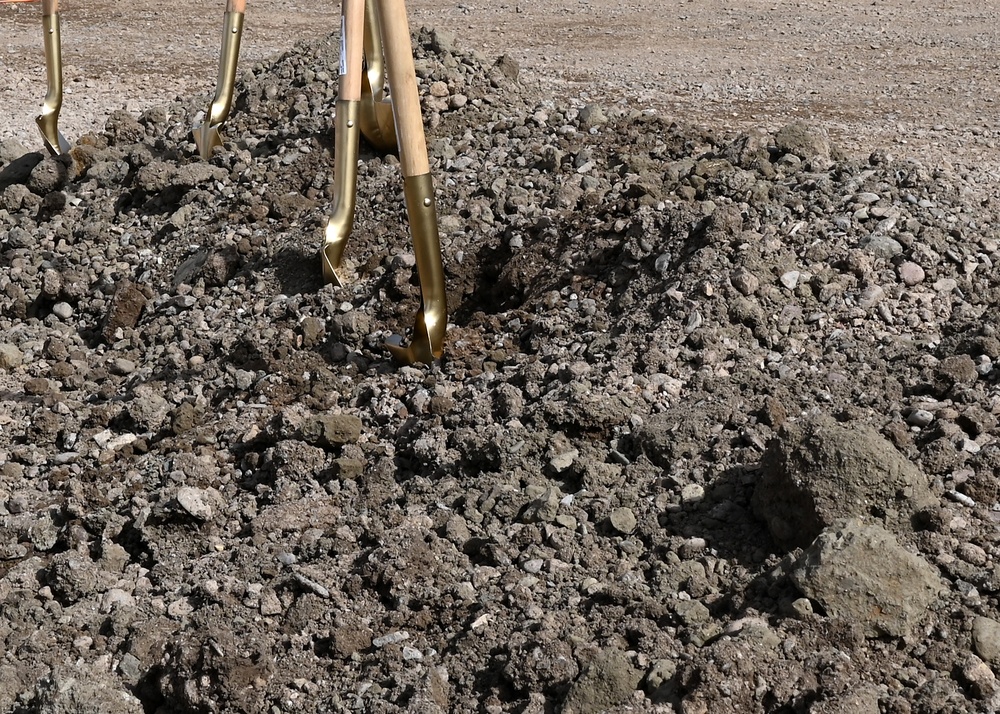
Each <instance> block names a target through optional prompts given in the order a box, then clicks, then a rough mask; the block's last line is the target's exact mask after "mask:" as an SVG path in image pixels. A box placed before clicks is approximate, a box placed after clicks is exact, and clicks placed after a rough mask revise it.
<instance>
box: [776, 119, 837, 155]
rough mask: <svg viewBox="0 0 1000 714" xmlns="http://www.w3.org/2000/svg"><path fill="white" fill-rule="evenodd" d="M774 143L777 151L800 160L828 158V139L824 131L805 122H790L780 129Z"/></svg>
mask: <svg viewBox="0 0 1000 714" xmlns="http://www.w3.org/2000/svg"><path fill="white" fill-rule="evenodd" d="M774 143H775V145H776V146H777V147H778V151H780V152H782V153H784V154H794V155H795V156H798V157H799V158H802V159H806V160H810V159H817V158H818V159H829V158H830V139H829V136H828V135H827V132H826V129H823V128H822V127H818V126H812V125H809V124H806V123H805V122H792V123H791V124H788V125H787V126H785V127H782V128H781V129H780V130H779V131H778V133H777V134H775V135H774Z"/></svg>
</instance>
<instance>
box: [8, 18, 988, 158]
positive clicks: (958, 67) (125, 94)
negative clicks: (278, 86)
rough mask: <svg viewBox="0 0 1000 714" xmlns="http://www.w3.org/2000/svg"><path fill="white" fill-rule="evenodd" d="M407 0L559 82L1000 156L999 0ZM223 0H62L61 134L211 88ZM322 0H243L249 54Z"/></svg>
mask: <svg viewBox="0 0 1000 714" xmlns="http://www.w3.org/2000/svg"><path fill="white" fill-rule="evenodd" d="M733 5H734V4H733V3H726V2H720V1H719V0H696V1H694V0H692V1H684V2H634V1H627V2H615V1H612V0H565V1H562V2H556V1H554V0H538V1H536V2H525V1H523V0H520V1H517V2H495V3H491V2H442V1H441V0H429V1H427V2H411V3H410V4H409V6H408V9H409V13H410V17H411V24H412V26H413V28H414V29H416V28H417V27H419V26H420V25H423V24H426V25H432V26H434V27H438V28H441V29H444V30H448V31H451V32H454V33H455V34H456V35H457V37H458V38H459V41H460V42H461V43H463V45H464V46H466V47H470V48H476V49H479V50H482V51H483V52H484V53H486V54H488V55H500V54H504V53H507V54H510V55H512V56H513V57H515V58H516V59H517V60H518V62H520V64H521V66H522V68H523V70H524V73H525V78H526V79H527V80H529V81H536V82H539V83H541V84H543V85H544V86H545V87H546V88H549V89H550V90H551V91H552V92H553V93H554V94H555V95H558V96H575V97H579V98H582V99H588V98H596V97H601V98H604V99H607V98H608V97H614V98H627V99H628V100H631V101H636V102H638V103H639V104H641V105H646V106H654V107H658V108H663V109H665V110H667V112H669V113H670V114H672V115H675V116H676V117H678V118H680V119H684V120H687V121H690V122H703V123H705V124H708V125H710V126H712V127H714V128H733V129H745V128H750V127H765V128H769V129H776V128H778V127H780V126H783V125H784V124H786V123H788V121H789V120H791V119H794V118H802V119H809V120H818V121H821V122H823V123H824V125H826V126H827V127H828V128H829V129H830V131H831V132H832V133H833V135H834V137H835V138H836V139H837V140H838V141H839V142H840V143H841V145H842V146H843V147H844V148H845V149H847V150H848V151H857V152H862V153H867V152H868V151H870V150H872V149H873V148H875V147H879V148H885V147H896V148H898V152H897V153H899V154H900V155H912V156H914V157H915V158H921V159H928V158H932V159H944V160H948V161H950V162H953V163H956V162H962V163H968V164H973V165H976V164H982V163H986V164H989V165H996V164H997V163H998V162H997V156H998V155H1000V154H998V153H997V150H996V142H997V134H998V123H997V104H996V101H997V97H998V81H997V77H998V71H997V70H998V60H997V51H996V48H997V47H998V45H1000V42H998V40H1000V29H998V27H1000V23H998V14H1000V13H998V11H997V9H996V8H995V6H994V5H993V4H992V3H982V2H975V1H970V0H963V1H961V2H940V1H937V2H924V3H914V2H906V1H904V0H890V1H889V2H884V1H882V0H878V1H877V2H870V3H869V2H857V3H853V2H852V3H844V2H815V1H812V2H809V1H806V2H780V1H773V0H768V1H761V0H747V1H746V2H741V3H739V5H740V7H738V8H734V7H733ZM222 10H223V5H222V3H200V2H194V1H193V0H178V1H177V2H172V3H170V4H169V6H168V7H164V8H163V9H158V10H149V9H147V8H146V7H145V6H144V5H143V4H140V3H118V2H107V1H106V0H96V1H94V2H85V1H81V0H69V1H68V2H65V3H64V4H63V25H64V27H63V37H64V53H65V55H64V61H65V63H66V75H65V81H66V85H67V88H68V89H67V96H66V102H65V108H64V111H63V119H62V125H63V126H64V127H65V131H64V133H67V134H72V135H78V134H79V133H81V132H83V131H86V130H89V129H93V128H94V127H100V126H102V123H103V119H102V117H104V116H106V115H107V113H108V112H109V110H111V109H115V108H122V107H128V108H129V109H131V110H141V109H144V108H147V107H149V106H154V105H156V104H158V103H162V102H163V101H165V100H169V99H172V98H174V96H176V95H181V96H190V95H197V94H204V93H208V92H209V91H211V88H212V86H213V83H214V80H215V61H216V56H217V53H218V44H219V37H218V35H219V25H220V23H221V13H222ZM338 11H339V8H338V6H337V5H336V4H333V3H324V2H312V3H303V2H275V1H266V2H253V1H251V2H250V4H249V6H248V14H247V17H248V20H247V29H246V34H245V39H244V43H243V57H244V58H245V62H247V63H248V62H251V61H256V60H260V59H262V58H264V57H267V56H269V55H272V54H275V53H278V52H281V51H283V50H286V49H288V48H289V47H290V46H291V45H292V43H293V42H294V41H295V40H297V39H309V38H316V37H321V36H323V35H325V34H327V33H328V32H331V31H333V30H335V29H336V27H337V23H338V20H337V14H338ZM39 12H40V9H39V6H38V5H36V4H28V5H13V6H0V27H2V28H3V32H2V35H0V38H2V39H0V52H2V55H0V80H2V81H0V106H2V107H3V115H2V117H0V138H2V137H8V136H12V135H13V136H18V137H21V138H25V139H27V138H29V137H32V132H33V126H32V125H31V121H30V120H31V117H32V115H33V113H34V112H35V111H36V109H37V105H38V104H39V103H40V99H41V96H42V95H43V94H44V72H43V68H42V52H41V46H40V42H39V37H38V24H39V21H38V16H39Z"/></svg>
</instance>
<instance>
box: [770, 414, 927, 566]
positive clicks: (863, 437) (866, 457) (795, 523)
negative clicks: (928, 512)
mask: <svg viewBox="0 0 1000 714" xmlns="http://www.w3.org/2000/svg"><path fill="white" fill-rule="evenodd" d="M752 503H753V510H754V513H755V514H756V515H757V517H758V518H761V519H763V520H764V521H765V522H766V523H767V525H768V528H769V529H770V531H771V536H772V537H773V538H774V540H775V541H776V542H777V543H778V544H779V545H780V546H781V547H783V548H787V549H789V550H790V549H792V548H797V547H802V548H804V547H806V546H808V545H809V544H810V543H811V542H812V541H813V539H814V538H816V536H818V535H819V534H820V532H821V531H822V530H823V529H824V528H825V527H827V526H829V525H831V524H832V523H834V522H835V521H837V520H840V519H844V518H851V517H855V516H856V517H865V518H878V519H879V520H880V521H881V522H882V524H883V525H885V527H886V528H889V529H891V530H896V531H900V532H909V531H912V529H913V528H912V522H911V520H912V518H913V516H914V515H915V514H916V513H917V512H919V511H921V510H923V509H925V508H928V507H930V506H933V505H935V504H936V503H937V499H936V498H935V497H934V494H933V493H931V491H930V488H929V487H928V485H927V479H926V477H925V476H924V475H923V474H922V473H921V472H920V470H919V469H918V468H917V467H916V466H914V465H913V464H912V463H911V462H910V461H908V460H907V459H905V458H904V457H903V456H902V454H900V453H899V452H898V451H897V450H896V448H895V447H894V446H893V445H892V444H890V443H889V442H888V441H886V440H885V439H883V438H882V437H881V436H880V435H879V434H878V433H877V432H876V431H875V430H874V429H872V428H871V427H869V426H867V425H863V424H852V425H844V424H839V423H837V422H836V421H834V420H833V419H832V418H830V417H829V416H825V415H819V416H816V417H813V418H811V419H809V420H806V421H803V422H786V423H785V424H784V425H783V426H782V428H781V429H780V431H779V432H778V435H777V437H775V438H774V439H772V440H771V441H770V442H769V443H768V444H767V448H766V449H765V451H764V456H763V458H762V459H761V478H760V481H759V482H758V483H757V487H756V489H755V490H754V495H753V500H752ZM876 513H877V514H879V515H878V516H876V515H873V514H876Z"/></svg>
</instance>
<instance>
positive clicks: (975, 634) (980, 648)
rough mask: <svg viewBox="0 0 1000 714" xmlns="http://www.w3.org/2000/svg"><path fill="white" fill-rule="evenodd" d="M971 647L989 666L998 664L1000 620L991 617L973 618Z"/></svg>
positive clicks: (999, 655) (999, 657)
mask: <svg viewBox="0 0 1000 714" xmlns="http://www.w3.org/2000/svg"><path fill="white" fill-rule="evenodd" d="M972 649H973V650H975V652H976V654H977V655H979V656H980V657H982V658H983V659H984V660H985V661H986V662H988V663H989V664H990V665H991V666H993V667H998V666H1000V622H997V621H996V620H994V619H993V618H991V617H977V618H976V619H975V620H973V621H972Z"/></svg>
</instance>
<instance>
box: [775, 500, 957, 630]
mask: <svg viewBox="0 0 1000 714" xmlns="http://www.w3.org/2000/svg"><path fill="white" fill-rule="evenodd" d="M790 576H791V579H792V582H793V583H795V586H796V587H797V588H799V590H801V591H802V593H803V594H804V595H805V596H806V597H808V598H810V599H812V600H815V601H816V602H818V603H819V604H820V605H821V606H822V607H823V609H824V610H825V611H826V614H827V615H829V616H830V617H836V618H842V619H844V620H848V621H850V622H856V623H858V624H859V625H861V626H862V627H863V628H864V630H865V632H866V634H867V635H868V636H870V637H877V636H879V635H890V636H893V637H902V636H904V635H906V634H908V633H909V632H910V629H911V628H912V627H913V625H914V624H915V623H916V622H917V621H919V620H920V619H921V618H922V617H923V615H924V611H925V610H926V609H927V607H928V606H929V605H930V604H931V603H932V602H933V601H934V599H935V598H937V596H938V595H939V594H940V593H941V592H942V591H943V590H944V589H945V587H944V583H943V582H942V581H941V578H940V576H939V575H938V573H937V571H936V570H935V569H934V568H933V567H932V566H931V565H930V564H929V563H927V561H925V560H924V559H923V558H921V557H919V556H917V555H914V554H913V553H910V552H909V551H907V550H904V549H903V547H902V546H901V545H899V543H898V542H897V541H896V538H895V537H894V536H893V535H892V534H891V533H889V532H888V531H886V530H885V529H884V528H881V527H879V526H876V525H869V524H865V523H863V522H862V521H860V520H858V519H856V518H855V519H851V520H848V521H844V522H842V523H840V524H838V525H836V526H835V527H832V528H829V529H827V530H825V531H823V533H822V534H820V536H819V537H818V538H817V539H816V541H815V542H814V543H813V544H812V545H811V546H809V548H808V549H807V550H806V551H805V552H804V553H803V554H802V556H801V557H800V558H799V559H798V560H797V561H796V563H795V565H794V566H793V567H792V570H791V573H790Z"/></svg>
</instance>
